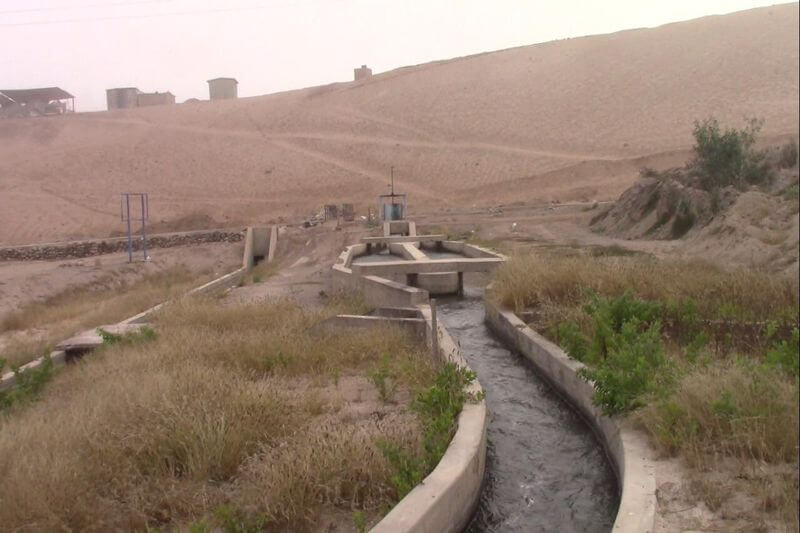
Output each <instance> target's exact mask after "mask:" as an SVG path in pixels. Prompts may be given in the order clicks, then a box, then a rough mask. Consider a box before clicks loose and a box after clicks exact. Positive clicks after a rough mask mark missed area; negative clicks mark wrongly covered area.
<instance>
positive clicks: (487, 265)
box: [352, 257, 505, 276]
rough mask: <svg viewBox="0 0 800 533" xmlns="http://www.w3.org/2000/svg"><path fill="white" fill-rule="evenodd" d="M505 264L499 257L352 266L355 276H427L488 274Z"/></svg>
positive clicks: (389, 262) (390, 262)
mask: <svg viewBox="0 0 800 533" xmlns="http://www.w3.org/2000/svg"><path fill="white" fill-rule="evenodd" d="M504 262H505V260H504V259H501V258H499V257H486V258H464V259H428V260H426V261H387V262H385V263H365V264H360V265H353V266H352V268H353V273H354V274H357V275H362V276H363V275H392V274H428V273H433V272H490V271H492V270H494V269H495V268H497V267H499V266H500V265H502V264H503V263H504Z"/></svg>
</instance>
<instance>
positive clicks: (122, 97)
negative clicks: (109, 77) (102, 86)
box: [106, 87, 141, 111]
mask: <svg viewBox="0 0 800 533" xmlns="http://www.w3.org/2000/svg"><path fill="white" fill-rule="evenodd" d="M140 93H141V91H140V90H139V89H137V88H136V87H117V88H115V89H106V104H107V105H108V109H109V111H110V110H112V109H131V108H134V107H137V106H138V105H139V94H140Z"/></svg>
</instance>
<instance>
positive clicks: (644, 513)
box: [484, 288, 657, 533]
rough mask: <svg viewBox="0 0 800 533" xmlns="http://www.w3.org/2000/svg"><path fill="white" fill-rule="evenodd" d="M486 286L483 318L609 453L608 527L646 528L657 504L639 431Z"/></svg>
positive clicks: (634, 532) (635, 532)
mask: <svg viewBox="0 0 800 533" xmlns="http://www.w3.org/2000/svg"><path fill="white" fill-rule="evenodd" d="M490 291H491V288H488V289H487V291H486V296H485V297H484V305H485V308H486V322H487V323H488V324H489V326H490V327H491V328H492V330H494V331H495V333H497V334H498V335H499V336H500V337H501V338H502V339H503V340H505V341H506V342H507V343H509V346H510V347H511V348H513V349H515V350H516V351H518V352H519V353H521V354H522V355H524V356H525V357H526V358H527V359H528V360H530V361H531V362H532V363H533V364H534V365H535V366H536V368H537V369H538V370H539V371H540V372H541V374H542V375H543V376H544V377H545V378H546V379H547V380H548V381H549V382H550V383H551V384H552V385H553V386H554V387H555V388H556V389H557V390H558V391H559V392H560V393H561V394H562V395H563V396H564V397H565V398H566V399H567V400H568V401H569V402H570V403H572V404H573V405H574V406H575V407H576V408H577V409H578V410H579V411H580V412H581V413H582V414H583V416H584V417H585V418H586V419H587V420H588V421H589V423H590V424H591V425H592V426H593V427H594V429H595V431H596V433H597V435H598V437H599V438H600V440H601V442H602V443H603V447H604V448H605V450H606V453H607V454H608V456H609V457H610V458H611V462H612V465H613V466H614V470H615V472H616V474H617V480H618V483H619V488H620V493H621V494H620V503H619V508H618V510H617V517H616V519H615V521H614V527H613V531H615V532H624V533H639V532H644V533H647V532H652V531H653V530H654V528H655V519H656V509H657V499H656V479H655V474H654V472H653V467H652V465H651V464H650V462H649V461H648V459H647V457H648V456H649V455H650V453H649V446H648V443H647V440H646V438H645V436H644V435H642V434H641V433H639V432H636V431H633V430H631V429H629V428H626V427H623V426H621V425H620V424H618V423H617V420H616V419H614V418H610V417H607V416H604V415H603V414H602V412H601V411H600V410H599V409H597V408H596V407H595V406H594V405H593V404H592V394H593V392H594V388H593V387H592V384H591V383H588V382H586V381H584V380H583V379H581V378H579V377H578V375H577V371H578V370H579V369H581V368H583V366H584V365H583V364H582V363H580V362H579V361H575V360H574V359H570V358H569V356H568V355H567V354H566V353H565V352H564V351H563V350H562V349H561V348H559V347H558V346H556V345H555V344H553V343H552V342H550V341H548V340H547V339H545V338H544V337H542V336H541V335H539V334H538V333H536V332H535V331H534V330H532V329H531V328H529V327H528V326H527V324H525V322H523V321H522V320H521V319H520V318H519V317H517V315H516V314H514V313H513V312H512V311H509V310H505V309H501V308H499V307H498V306H497V305H496V304H495V303H494V302H492V300H491V298H490V297H489V293H490Z"/></svg>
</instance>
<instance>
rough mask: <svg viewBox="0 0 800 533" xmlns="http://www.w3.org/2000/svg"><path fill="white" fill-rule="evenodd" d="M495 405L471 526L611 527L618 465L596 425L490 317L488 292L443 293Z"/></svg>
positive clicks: (442, 310)
mask: <svg viewBox="0 0 800 533" xmlns="http://www.w3.org/2000/svg"><path fill="white" fill-rule="evenodd" d="M438 310H439V317H440V319H441V321H442V323H443V324H444V325H445V326H446V327H447V329H448V330H449V331H450V334H451V335H452V336H453V338H454V339H455V340H456V342H457V343H458V344H459V345H460V348H461V353H462V356H463V357H464V358H465V359H466V361H467V362H468V363H469V365H470V367H471V368H472V369H473V370H474V371H475V372H477V374H478V376H479V378H480V380H481V384H482V386H483V388H484V390H485V391H486V400H487V406H488V408H489V412H490V422H489V427H488V448H487V469H486V480H485V486H484V489H483V493H482V496H481V501H480V505H479V507H478V511H477V513H476V514H475V516H474V517H473V519H472V521H471V523H470V525H469V527H468V528H467V530H466V531H468V532H471V533H478V532H490V531H491V532H494V531H507V532H527V531H586V532H595V531H596V532H602V531H610V530H611V528H612V525H613V523H614V518H615V516H616V511H617V505H618V501H617V487H616V480H615V477H614V472H613V470H612V468H611V465H610V464H609V462H608V460H607V458H606V456H605V453H604V451H603V446H602V444H601V443H600V442H599V441H598V440H597V438H596V437H595V435H594V433H593V432H592V429H591V428H590V427H589V426H588V425H587V424H586V423H585V422H584V421H583V420H582V418H581V416H580V415H579V414H578V413H577V412H575V411H574V410H573V409H572V408H571V407H570V405H569V404H567V403H566V402H564V401H563V399H562V398H561V397H560V396H559V395H558V394H557V393H556V392H555V391H554V390H553V389H552V387H551V386H550V385H549V384H548V383H547V382H546V381H544V380H543V379H542V378H541V377H540V376H539V375H538V374H537V373H536V372H535V370H534V368H533V367H532V365H531V364H530V363H529V362H528V361H527V360H525V359H524V358H522V357H521V356H519V355H518V354H516V353H514V352H513V351H511V350H509V349H508V348H507V347H506V346H505V344H504V343H503V342H502V341H500V340H499V339H498V338H496V337H495V335H494V334H493V333H492V332H491V331H490V330H489V328H488V327H487V325H486V324H485V322H484V315H485V311H484V306H483V300H482V291H479V290H477V289H469V288H468V290H467V292H466V295H465V297H464V298H463V299H457V298H451V299H449V300H440V304H439V306H438Z"/></svg>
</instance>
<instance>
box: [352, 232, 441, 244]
mask: <svg viewBox="0 0 800 533" xmlns="http://www.w3.org/2000/svg"><path fill="white" fill-rule="evenodd" d="M446 239H447V236H445V235H437V234H434V235H392V236H389V237H361V242H362V243H364V244H388V243H392V242H436V241H444V240H446Z"/></svg>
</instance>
